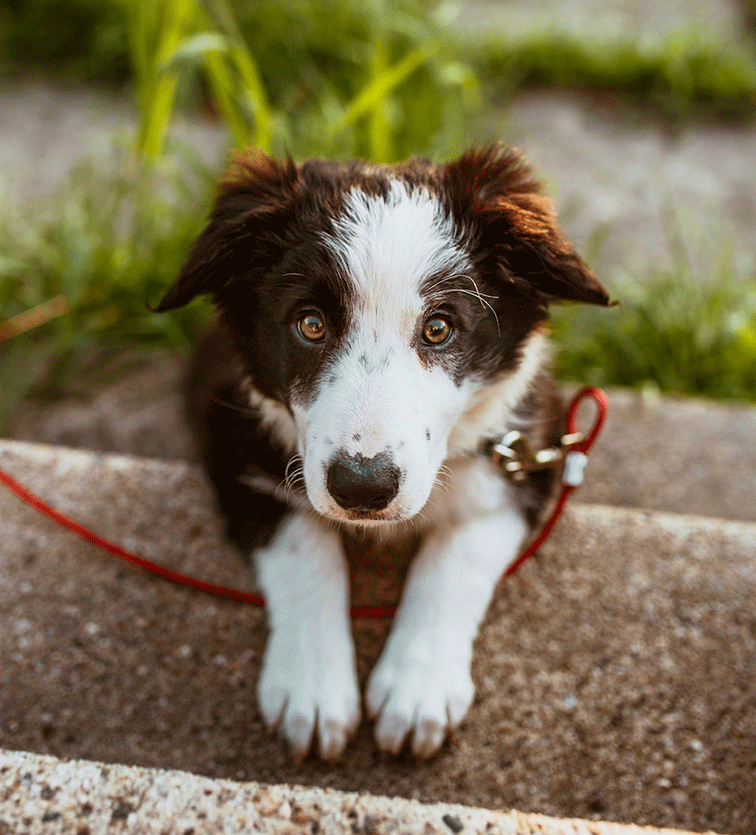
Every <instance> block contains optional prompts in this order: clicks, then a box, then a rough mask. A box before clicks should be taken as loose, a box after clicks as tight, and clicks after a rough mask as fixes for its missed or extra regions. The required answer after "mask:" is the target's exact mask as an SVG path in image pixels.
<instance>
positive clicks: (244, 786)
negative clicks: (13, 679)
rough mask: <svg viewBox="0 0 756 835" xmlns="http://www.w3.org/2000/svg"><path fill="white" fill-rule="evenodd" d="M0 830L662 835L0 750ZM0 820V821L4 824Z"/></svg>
mask: <svg viewBox="0 0 756 835" xmlns="http://www.w3.org/2000/svg"><path fill="white" fill-rule="evenodd" d="M0 792H2V794H0V830H1V831H3V832H5V831H8V832H13V833H14V835H37V833H40V832H44V833H50V835H65V833H76V835H81V833H83V832H86V833H87V834H88V835H103V833H112V832H114V831H126V832H129V833H130V835H153V833H154V835H166V833H184V835H186V833H193V835H194V833H196V834H197V835H199V833H217V834H218V835H220V833H225V834H226V835H232V834H233V833H239V835H243V834H244V833H248V832H250V831H254V832H259V833H262V835H313V833H318V832H324V833H328V835H342V834H343V833H346V834H347V835H362V834H363V833H364V835H388V833H397V835H399V833H406V834H407V835H452V833H460V832H464V833H480V835H484V834H485V835H666V833H667V832H671V830H659V829H651V828H641V827H636V826H621V825H617V824H606V823H593V822H588V821H579V820H557V819H554V818H547V817H545V816H543V815H526V814H522V813H520V812H515V811H508V812H498V811H489V810H485V809H475V808H470V807H465V806H460V805H452V804H448V803H433V804H422V803H418V802H417V801H412V800H404V799H401V798H388V797H377V796H375V795H366V794H356V793H354V792H340V791H333V790H329V789H325V790H324V789H317V788H304V787H302V786H288V785H279V786H266V785H262V784H260V783H238V782H233V781H231V780H219V779H209V778H207V777H200V776H197V775H195V774H189V773H187V772H182V771H165V770H158V769H150V768H135V767H133V766H131V767H130V766H124V765H105V764H104V763H96V762H88V761H82V760H71V761H61V760H58V759H56V758H54V757H45V756H39V755H36V754H29V753H26V752H14V751H2V750H0ZM3 827H4V828H3Z"/></svg>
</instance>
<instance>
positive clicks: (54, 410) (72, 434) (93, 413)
mask: <svg viewBox="0 0 756 835" xmlns="http://www.w3.org/2000/svg"><path fill="white" fill-rule="evenodd" d="M184 365H185V361H184V360H183V359H177V358H175V357H172V356H161V357H157V358H156V359H155V361H154V362H153V363H152V364H150V365H149V366H146V367H144V368H142V369H141V370H139V371H136V372H133V373H130V374H128V375H126V376H125V377H123V378H122V379H119V380H116V381H115V382H112V383H110V384H109V385H100V386H99V387H98V388H97V390H96V391H94V392H93V393H91V394H90V395H88V396H86V397H79V398H73V397H70V398H68V399H64V400H61V401H60V402H58V403H56V404H53V405H52V406H46V407H34V406H32V405H30V404H28V403H27V404H24V406H23V407H22V408H21V409H19V411H18V414H17V416H16V419H15V421H14V422H13V424H12V425H11V427H10V431H9V434H10V437H14V438H17V439H20V440H30V441H43V442H45V443H52V444H64V445H67V446H74V447H81V448H85V449H96V450H100V451H103V452H125V453H133V454H137V455H144V456H149V457H159V458H182V459H191V458H192V457H193V451H192V446H191V442H190V438H189V435H188V432H187V428H186V426H185V425H184V422H183V419H182V412H183V407H182V396H181V381H182V378H183V373H184V371H183V369H184ZM609 400H610V405H611V408H610V411H609V419H608V421H607V425H606V427H605V429H604V431H603V433H602V435H601V437H600V438H599V440H598V442H597V444H596V446H595V447H594V450H593V451H592V453H591V462H590V465H589V470H588V475H587V480H586V483H585V485H584V487H583V488H582V491H581V496H580V497H581V501H583V502H590V503H594V502H595V503H598V504H608V505H617V506H620V507H644V508H649V509H654V510H664V511H672V512H674V513H692V514H698V515H702V516H718V517H722V518H728V519H742V520H752V521H756V441H755V439H756V407H753V406H742V405H730V404H721V403H713V402H711V401H696V400H689V399H673V398H669V397H659V396H650V395H646V396H641V395H639V394H636V393H633V392H628V391H610V392H609ZM587 408H588V407H586V409H587Z"/></svg>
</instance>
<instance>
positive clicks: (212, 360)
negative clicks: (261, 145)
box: [157, 145, 608, 760]
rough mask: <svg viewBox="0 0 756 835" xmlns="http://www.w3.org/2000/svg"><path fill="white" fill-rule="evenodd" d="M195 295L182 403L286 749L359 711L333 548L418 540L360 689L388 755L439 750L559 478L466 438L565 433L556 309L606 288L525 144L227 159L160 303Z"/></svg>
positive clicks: (331, 749)
mask: <svg viewBox="0 0 756 835" xmlns="http://www.w3.org/2000/svg"><path fill="white" fill-rule="evenodd" d="M201 293H207V294H210V295H211V296H212V298H213V300H214V302H215V305H216V307H217V310H218V314H219V315H218V322H217V325H216V326H215V328H214V330H212V332H211V333H210V334H209V335H208V336H206V337H205V339H204V340H203V341H202V343H201V344H200V346H199V347H198V350H197V351H196V353H195V356H194V360H193V363H192V367H191V373H190V384H189V406H190V412H191V419H192V424H193V426H194V430H195V434H196V436H197V439H198V442H199V445H200V448H201V452H202V455H203V458H204V463H205V466H206V468H207V471H208V474H209V477H210V479H211V481H212V483H213V485H214V487H215V490H216V492H217V496H218V500H219V503H220V507H221V509H222V511H223V513H224V515H225V517H226V519H227V523H228V532H229V535H230V537H231V539H232V540H233V541H234V542H235V543H236V544H237V545H238V546H239V548H241V549H242V551H244V552H246V553H247V554H254V559H255V562H256V566H257V573H258V581H259V584H260V586H261V588H262V591H263V592H264V594H265V597H266V600H267V613H268V618H269V623H270V637H269V639H268V644H267V647H266V651H265V658H264V663H263V667H262V673H261V677H260V681H259V685H258V698H259V705H260V709H261V711H262V714H263V716H264V718H265V721H266V723H267V724H268V725H269V726H271V727H276V726H279V727H280V729H281V730H282V732H283V735H284V736H285V738H286V739H287V740H288V742H289V743H290V746H291V749H292V752H293V755H294V756H295V757H297V758H301V757H303V756H304V755H305V754H306V753H307V751H308V750H309V748H310V745H311V742H312V740H313V738H314V737H317V742H318V747H319V751H320V755H321V756H322V757H323V758H325V759H329V760H330V759H334V758H337V757H338V756H339V755H340V754H341V753H342V751H343V750H344V747H345V746H346V744H347V741H348V739H349V738H350V736H351V735H353V734H354V732H355V730H356V728H357V726H358V724H359V722H360V715H361V708H360V705H361V699H360V693H359V689H358V682H357V675H356V671H355V651H354V643H353V638H352V634H351V625H350V618H349V578H348V569H347V561H346V559H345V550H344V543H345V540H346V538H348V537H354V536H355V533H357V532H358V533H359V534H360V536H362V537H363V540H364V539H365V538H367V539H370V540H371V542H373V544H374V545H375V543H378V544H380V543H391V544H392V547H396V546H397V544H398V543H404V542H406V543H408V544H407V547H410V545H409V543H411V542H415V543H416V542H417V541H418V540H419V542H420V545H419V547H417V552H416V554H415V555H414V557H413V560H412V563H411V565H410V570H409V574H408V577H407V580H406V583H405V587H404V590H403V594H402V599H401V602H400V605H399V608H398V611H397V613H396V616H395V618H394V622H393V624H392V628H391V632H390V635H389V638H388V641H387V643H386V646H385V648H384V649H383V654H382V656H381V658H380V660H379V662H378V664H377V666H376V667H375V669H374V670H373V672H372V674H371V676H370V679H369V682H368V685H367V691H366V695H365V704H366V707H367V711H368V713H369V714H370V716H372V717H374V718H375V719H376V724H375V737H376V740H377V743H378V745H379V747H380V748H381V749H382V750H383V751H386V752H391V753H396V752H398V751H399V750H400V749H401V748H402V746H403V744H404V742H405V740H408V739H409V740H410V743H411V748H412V751H413V752H414V753H415V754H416V755H417V756H420V757H429V756H431V755H432V754H433V753H434V752H435V751H436V750H437V749H438V748H439V746H440V745H441V744H442V743H443V741H444V739H445V738H446V736H447V734H448V733H449V731H450V730H451V729H453V728H455V727H456V726H457V725H459V723H460V722H461V721H462V719H463V718H464V716H465V714H466V712H467V710H468V708H469V707H470V704H471V702H472V699H473V682H472V678H471V675H470V667H471V658H472V645H473V640H474V638H475V635H476V632H477V630H478V626H479V624H480V622H481V619H482V618H483V615H484V613H485V611H486V608H487V606H488V604H489V601H490V599H491V595H492V592H493V589H494V586H495V585H496V582H497V580H498V579H499V577H500V576H501V574H502V572H503V571H504V570H505V569H506V568H507V566H508V565H510V564H511V562H512V561H513V560H514V559H515V557H516V556H517V554H518V552H519V550H520V548H521V546H522V545H523V543H524V542H525V541H526V540H527V538H528V536H529V534H530V533H531V532H532V530H533V528H534V526H535V525H536V524H537V522H538V520H539V518H540V517H541V515H542V512H543V511H544V508H545V506H546V505H547V504H548V502H549V499H550V497H551V494H552V488H553V486H554V481H555V478H554V474H553V473H552V472H541V473H538V474H532V475H530V476H529V477H528V478H527V479H526V480H525V481H524V482H523V483H521V484H516V485H514V484H511V483H509V482H507V481H506V480H504V479H503V478H502V476H501V473H500V471H499V470H498V469H497V467H496V465H495V464H494V463H493V462H492V461H491V460H490V459H489V458H487V457H485V456H484V455H481V449H482V448H483V446H484V445H485V444H486V442H490V441H491V440H492V439H498V438H500V437H501V436H502V434H504V433H505V432H507V431H509V430H512V429H517V430H519V431H520V432H522V433H523V434H524V435H525V436H526V438H527V439H528V440H529V442H530V444H531V446H532V447H533V448H534V449H539V448H542V447H544V446H548V445H550V444H552V443H555V442H557V441H558V439H559V437H560V435H561V433H562V431H563V417H562V409H561V405H560V401H559V398H558V396H557V394H556V392H555V389H554V386H553V384H552V383H551V381H550V378H549V376H548V370H547V363H548V347H547V317H548V313H547V308H548V304H549V302H551V301H559V300H569V301H581V302H588V303H592V304H599V305H606V304H607V302H608V297H607V294H606V291H605V290H604V288H603V287H602V286H601V284H599V282H598V281H597V280H596V278H595V277H594V275H593V274H592V273H591V271H590V270H589V269H588V268H587V266H586V265H585V264H584V263H583V261H582V260H581V259H580V257H579V256H578V255H577V254H576V253H575V251H574V250H573V248H572V246H571V245H570V244H569V243H568V242H567V241H566V240H565V238H564V236H563V234H562V232H561V231H560V229H559V227H558V226H557V224H556V220H555V218H554V215H553V213H552V209H551V203H550V201H549V199H548V198H547V197H545V196H544V195H543V194H542V192H541V189H540V186H539V184H538V183H537V182H536V181H535V180H534V179H533V176H532V174H531V171H530V169H529V168H528V167H527V166H526V165H525V163H524V162H523V160H522V158H521V156H520V155H519V153H518V152H517V151H516V150H514V149H512V148H510V147H507V146H504V145H497V146H491V147H487V148H485V149H483V150H480V151H471V152H468V153H466V154H465V155H463V156H462V157H461V158H460V159H458V160H456V161H454V162H451V163H448V164H445V165H434V164H432V163H430V162H428V161H427V160H423V159H413V160H410V161H409V162H406V163H402V164H399V165H373V164H369V163H364V162H347V163H333V162H326V161H323V160H309V161H307V162H303V163H301V164H295V163H294V162H293V161H292V160H291V159H288V160H287V161H285V162H279V161H276V160H273V159H270V158H268V157H266V156H262V155H259V154H252V155H249V156H242V157H239V158H237V160H236V164H235V166H234V168H233V169H232V171H231V173H230V174H229V175H228V177H227V179H226V180H225V182H223V183H222V184H221V186H220V189H219V191H218V195H217V199H216V202H215V206H214V208H213V210H212V213H211V216H210V220H209V223H208V226H207V228H206V229H205V230H204V232H203V233H202V234H201V235H200V237H199V239H198V240H197V242H196V243H195V245H194V247H193V249H192V250H191V252H190V254H189V256H188V259H187V261H186V263H185V264H184V267H183V269H182V270H181V273H180V275H179V277H178V279H177V281H176V282H175V284H174V285H173V286H172V287H171V288H170V290H168V292H167V293H166V295H165V297H164V298H163V299H162V301H161V302H160V304H159V306H158V308H157V310H159V311H167V310H171V309H173V308H176V307H179V306H180V305H183V304H186V303H187V302H188V301H189V300H190V299H192V298H193V297H194V296H196V295H198V294H201Z"/></svg>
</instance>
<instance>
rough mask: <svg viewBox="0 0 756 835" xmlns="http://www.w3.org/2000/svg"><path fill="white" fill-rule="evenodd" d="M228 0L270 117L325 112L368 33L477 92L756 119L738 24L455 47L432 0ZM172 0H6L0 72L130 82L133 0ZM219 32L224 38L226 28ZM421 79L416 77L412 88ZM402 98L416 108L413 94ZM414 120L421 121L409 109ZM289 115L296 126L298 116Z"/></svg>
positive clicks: (500, 39)
mask: <svg viewBox="0 0 756 835" xmlns="http://www.w3.org/2000/svg"><path fill="white" fill-rule="evenodd" d="M229 2H230V3H231V8H232V10H233V12H234V13H235V18H236V20H238V29H237V31H236V35H240V36H241V39H242V40H243V41H244V42H245V43H246V44H247V46H248V47H249V53H250V55H252V56H254V61H255V65H256V68H257V72H258V74H259V79H260V82H261V84H262V87H263V88H264V89H265V91H266V92H267V96H268V98H269V101H270V104H271V106H272V107H273V108H274V110H276V111H277V112H280V113H289V112H291V110H292V109H295V110H298V111H299V110H301V111H302V112H303V113H308V114H309V115H310V116H312V113H313V110H318V109H321V110H326V111H327V110H328V108H330V107H331V106H334V105H335V106H336V107H338V103H339V102H343V101H346V100H351V99H353V98H354V96H355V95H356V93H357V92H358V89H357V87H358V86H359V83H360V80H361V79H362V72H363V70H364V68H365V67H366V66H367V64H368V63H369V62H370V61H371V60H373V56H374V47H375V45H376V43H377V42H378V40H379V39H380V40H381V41H382V50H383V57H382V58H380V60H384V59H385V60H386V61H388V62H389V63H391V62H394V61H396V60H399V59H400V58H401V57H402V56H403V55H405V54H407V53H408V52H409V51H411V49H412V47H413V45H414V46H417V45H418V44H419V43H422V42H424V41H428V40H434V41H435V42H442V43H443V44H444V50H445V53H446V60H444V61H441V62H439V61H434V62H431V65H429V68H428V69H427V71H428V72H429V73H430V75H432V76H434V77H435V78H433V79H431V80H432V81H433V82H434V83H436V84H437V83H438V82H439V81H440V80H444V79H445V80H446V81H452V82H455V81H456V82H458V81H459V80H460V78H461V77H462V76H466V77H467V79H468V81H469V74H466V72H464V73H462V76H460V72H459V71H460V68H462V67H464V66H465V65H467V64H469V65H471V66H472V67H473V68H474V69H475V71H476V72H477V73H478V74H479V75H480V76H481V77H482V78H483V79H484V81H485V82H486V89H487V90H490V91H491V93H492V94H493V95H497V96H499V97H510V96H511V95H513V94H515V93H516V92H517V91H519V90H521V89H522V88H523V87H524V86H531V87H547V88H554V87H557V88H570V89H576V90H587V91H591V92H605V93H612V94H615V95H617V96H619V97H621V98H622V99H625V100H628V101H629V102H631V103H632V104H639V103H640V104H642V105H643V106H644V107H647V108H650V109H652V110H653V111H655V112H657V113H659V114H661V115H663V116H665V117H669V118H670V119H679V118H689V119H698V118H701V117H705V118H720V117H723V116H724V117H735V118H753V117H754V115H756V58H755V55H756V46H754V39H756V31H755V30H754V27H751V30H750V33H749V32H747V31H745V30H744V37H743V41H742V43H740V44H734V43H730V42H723V41H721V40H719V39H718V37H717V35H716V34H713V33H711V32H708V31H707V30H706V29H705V27H702V26H696V27H691V28H689V29H686V30H683V31H680V32H673V33H672V34H670V35H668V36H667V37H665V38H664V39H662V41H661V42H659V43H657V44H655V45H653V46H646V47H643V46H639V45H638V43H637V42H636V40H635V39H633V38H632V37H630V36H628V37H627V38H625V39H619V40H609V41H598V40H596V39H595V38H593V37H592V36H591V35H590V34H589V33H588V34H586V35H585V36H577V35H570V34H567V33H563V32H557V31H543V32H529V33H527V34H524V35H521V36H518V37H516V38H512V37H509V36H508V35H507V34H506V33H500V34H498V35H497V36H496V37H495V38H494V37H492V36H486V37H484V38H483V39H481V40H478V39H476V40H473V41H469V42H468V41H467V39H465V38H464V37H463V36H461V35H460V34H459V32H458V27H455V28H453V27H450V26H448V25H444V24H443V23H442V22H437V21H436V20H435V17H434V12H435V10H436V9H437V8H438V9H439V13H440V12H441V11H442V10H443V6H439V4H438V3H437V2H431V1H430V0H426V1H425V2H422V1H421V0H414V2H413V0H391V2H389V0H369V2H364V3H349V2H345V0H321V1H320V2H315V0H255V1H254V2H250V0H229ZM743 2H744V17H748V16H749V15H750V19H751V20H756V12H754V8H756V4H754V2H753V0H743ZM172 5H174V0H168V2H166V3H163V2H162V0H161V2H160V3H138V4H136V6H135V5H134V2H133V0H11V2H9V3H7V4H5V5H3V7H2V8H1V9H0V69H5V70H6V71H7V72H24V71H29V70H35V71H41V72H43V73H44V72H50V73H54V75H55V77H56V78H58V77H60V76H61V75H62V76H64V77H65V76H67V77H69V78H72V79H79V80H84V81H98V82H104V83H109V84H117V85H124V84H126V83H128V82H129V81H130V80H137V81H138V73H139V68H138V64H136V63H135V62H134V61H133V43H132V41H131V38H130V35H129V33H130V31H132V30H131V29H130V13H133V11H134V9H135V8H136V9H137V10H139V12H140V14H142V15H143V16H145V17H149V16H150V15H152V16H153V17H155V16H159V15H160V14H161V13H162V10H163V7H164V6H172ZM185 5H190V6H194V5H198V4H194V3H190V4H185ZM221 5H223V4H219V2H218V0H206V2H204V3H203V4H202V13H201V15H199V16H197V15H195V18H197V17H201V16H203V15H204V17H205V18H207V19H209V20H211V21H212V24H213V26H217V24H218V23H219V22H222V21H221V19H222V18H226V20H227V19H228V16H227V15H224V14H222V13H221V14H219V12H218V10H219V8H221ZM749 9H750V11H748V10H749ZM196 22H197V21H196V19H195V23H196ZM201 28H202V27H200V29H201ZM219 28H220V29H221V30H224V36H225V37H227V36H228V34H229V33H228V31H227V27H224V26H223V25H221V26H220V27H219ZM189 29H191V26H190V27H189ZM377 34H378V37H377ZM749 36H750V41H749ZM237 40H238V38H237ZM749 43H750V46H749ZM201 45H202V44H201V42H199V43H198V42H195V44H194V48H195V51H194V53H193V54H192V51H191V50H189V51H188V52H187V53H186V54H185V55H184V61H185V65H186V66H187V67H188V66H189V65H190V64H191V63H192V61H193V59H196V58H197V57H198V54H199V53H198V52H197V51H196V48H197V47H201ZM206 45H207V44H206ZM130 46H131V48H132V49H130ZM216 46H217V44H216ZM218 54H219V53H216V57H218ZM455 65H456V66H455ZM468 69H469V68H468ZM426 81H428V78H426ZM206 84H207V82H206V81H205V82H200V84H199V86H197V85H196V84H191V83H190V84H188V85H185V86H184V88H183V89H182V90H181V94H182V96H183V98H184V100H186V99H187V97H188V99H189V100H193V101H195V102H196V101H197V93H198V92H199V93H200V94H202V92H203V91H204V90H205V89H206ZM422 87H423V85H422V84H419V85H418V87H417V92H422ZM192 91H193V92H192ZM410 101H411V99H410ZM414 103H415V105H418V106H420V107H421V108H423V107H424V103H423V102H422V100H420V99H419V98H418V97H415V99H414ZM310 104H313V105H314V106H313V107H310V106H309V105H310ZM403 110H405V108H404V107H403V106H402V105H401V104H400V106H399V107H398V108H394V110H393V111H392V110H391V109H390V108H389V109H388V110H387V112H386V119H387V120H388V121H389V122H390V123H393V126H394V128H395V129H399V130H403V129H404V128H403V127H400V128H397V126H399V125H401V123H402V120H401V116H402V115H403V112H402V111H403ZM418 116H419V117H422V118H423V119H424V120H427V119H428V114H427V113H425V112H422V111H421V112H420V113H419V114H418ZM432 116H433V119H434V122H435V125H436V128H437V129H438V128H439V125H440V121H441V120H440V119H439V117H438V114H437V113H433V114H432ZM300 121H301V123H302V125H303V126H304V125H305V123H306V119H305V118H304V116H303V118H302V119H301V120H300ZM303 133H304V131H303V132H302V133H298V134H297V135H296V136H294V137H291V136H286V135H284V133H283V132H282V133H281V137H280V138H281V141H282V142H283V141H289V142H290V143H299V144H303ZM305 150H306V149H305Z"/></svg>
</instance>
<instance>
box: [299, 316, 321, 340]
mask: <svg viewBox="0 0 756 835" xmlns="http://www.w3.org/2000/svg"><path fill="white" fill-rule="evenodd" d="M297 331H298V332H299V335H300V336H301V337H302V339H305V340H307V342H322V341H323V340H324V339H325V332H326V326H325V322H324V321H323V317H322V316H320V315H319V314H317V313H308V314H307V315H306V316H303V317H302V318H301V319H300V320H299V321H298V322H297Z"/></svg>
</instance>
